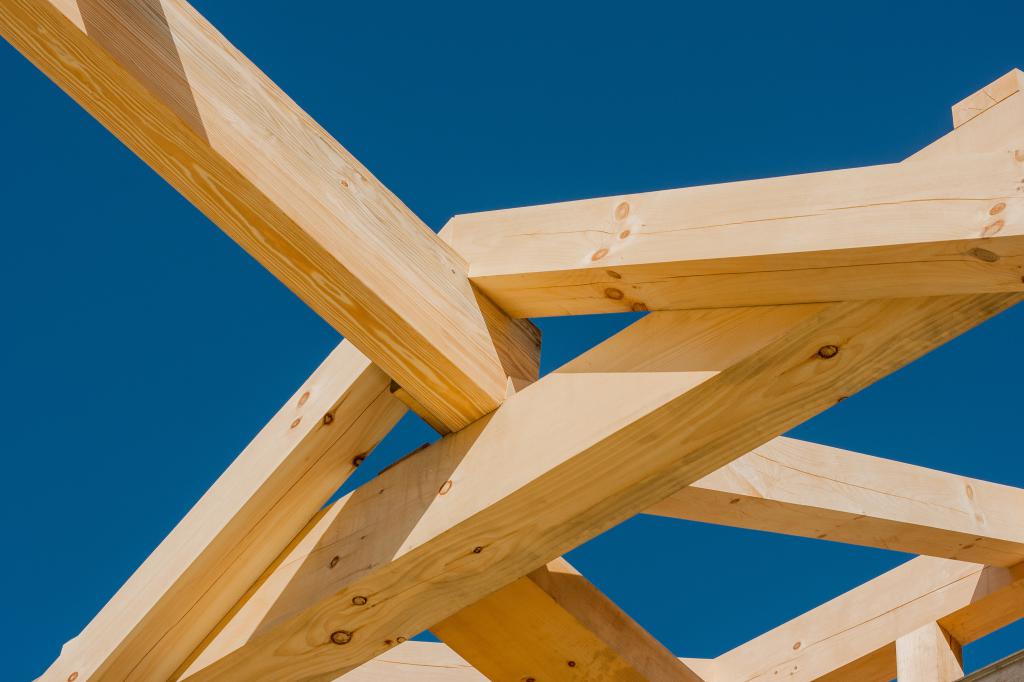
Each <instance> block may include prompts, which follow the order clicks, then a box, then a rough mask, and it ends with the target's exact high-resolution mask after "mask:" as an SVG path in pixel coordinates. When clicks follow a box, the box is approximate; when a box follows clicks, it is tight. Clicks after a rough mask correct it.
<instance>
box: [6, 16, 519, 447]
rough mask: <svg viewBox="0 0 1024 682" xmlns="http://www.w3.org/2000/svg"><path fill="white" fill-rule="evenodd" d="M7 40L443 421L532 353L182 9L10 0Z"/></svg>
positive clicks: (364, 175) (405, 222)
mask: <svg viewBox="0 0 1024 682" xmlns="http://www.w3.org/2000/svg"><path fill="white" fill-rule="evenodd" d="M0 33H2V34H3V36H4V37H5V38H6V39H7V40H8V41H10V42H11V44H13V45H14V46H15V47H16V48H17V49H18V50H19V51H21V52H22V53H23V54H24V55H25V56H26V57H28V58H29V59H30V60H31V61H32V62H33V63H34V64H35V65H36V66H38V67H39V68H40V69H41V70H42V71H43V72H44V73H46V75H48V76H49V77H50V78H51V79H53V81H54V82H56V83H57V84H58V85H59V86H60V87H61V88H63V89H64V90H65V91H66V92H67V93H68V94H69V95H71V97H73V98H74V99H75V100H76V101H77V102H78V103H79V104H81V105H82V106H83V107H84V108H85V109H86V110H88V111H89V112H90V113H91V114H92V115H94V116H95V117H96V118H97V119H98V120H99V121H100V122H101V123H102V124H103V125H105V126H106V127H107V128H108V129H109V130H110V131H111V132H113V133H114V134H115V135H117V137H118V138H120V139H121V141H122V142H124V143H125V144H126V145H127V146H128V147H129V148H131V149H132V150H133V151H135V152H136V153H137V154H138V155H139V156H140V157H141V158H142V159H143V160H144V161H146V163H148V164H149V165H150V166H152V167H153V169H154V170H156V171H157V172H158V173H159V174H160V175H162V176H163V177H164V178H165V179H166V180H167V181H168V182H169V183H170V184H171V185H173V186H174V187H175V188H176V189H177V190H178V191H180V192H181V193H182V194H183V195H184V196H185V197H186V198H187V199H189V201H191V202H192V203H193V204H195V205H196V207H197V208H199V209H200V210H201V211H202V212H203V213H205V214H206V215H207V216H208V217H209V218H210V219H211V220H212V221H213V222H215V223H216V224H217V225H218V226H219V227H220V228H221V229H223V230H224V231H225V232H226V233H227V234H229V235H230V236H231V237H232V238H233V239H234V240H235V241H236V242H238V243H239V244H240V245H241V246H242V247H243V248H244V249H245V250H246V251H248V252H249V253H250V254H251V255H252V256H253V257H254V258H256V260H258V261H259V262H260V263H262V264H263V265H264V266H266V267H267V269H269V270H270V271H271V272H272V273H273V274H274V275H275V276H276V277H278V278H279V279H280V280H281V281H282V282H283V283H284V284H285V285H287V286H288V287H289V288H290V289H291V290H292V291H293V292H295V293H296V294H297V295H298V296H299V297H300V298H302V300H304V301H305V302H306V303H308V304H309V305H310V306H311V307H312V308H313V309H314V310H316V311H317V313H319V314H320V315H321V316H323V318H324V319H325V320H326V321H327V322H328V323H330V324H331V325H332V326H333V327H335V328H336V329H337V330H338V331H339V332H341V333H342V334H343V335H344V336H345V337H346V338H348V339H349V340H351V341H352V342H353V343H354V344H355V345H356V346H357V347H358V348H360V349H361V350H362V351H363V352H364V353H365V354H366V355H367V356H369V357H370V358H371V359H372V360H373V361H374V362H375V363H377V364H378V365H379V366H380V367H381V368H382V369H383V370H384V371H385V372H386V373H387V374H388V375H390V376H391V377H392V378H394V379H395V380H396V381H398V382H399V383H400V384H401V385H402V386H403V387H404V388H405V389H406V390H407V391H409V393H411V394H412V395H414V396H415V397H416V399H417V400H418V402H419V403H420V404H422V405H423V406H424V407H426V408H427V409H428V410H430V412H431V413H432V414H434V415H435V416H436V417H437V418H438V419H439V420H440V421H441V422H443V423H444V424H445V425H446V426H447V427H448V428H450V429H452V430H457V429H459V428H462V427H463V426H465V425H467V424H469V423H470V422H471V421H473V420H475V419H477V418H479V417H481V416H483V415H485V414H487V413H488V412H490V411H492V410H493V409H494V408H496V407H497V406H498V405H499V404H500V403H501V401H502V400H503V399H504V398H505V395H506V384H507V376H508V375H509V374H512V375H514V374H515V369H514V367H515V365H517V364H519V360H518V357H519V356H520V355H524V354H525V355H526V356H527V358H529V357H532V356H533V355H535V354H536V339H534V338H533V336H532V334H533V332H532V330H531V329H530V328H529V326H528V325H522V324H520V323H518V322H516V321H513V320H510V319H509V318H507V317H506V316H505V315H504V314H503V313H501V312H500V311H499V310H498V309H497V308H495V307H494V306H493V304H490V303H489V302H480V301H478V297H477V294H476V293H475V292H474V290H473V288H472V286H471V285H470V283H469V281H468V280H467V279H466V264H465V262H464V261H463V259H462V258H461V257H460V256H459V255H458V254H456V253H455V252H454V251H452V249H451V248H449V247H448V246H447V245H446V244H444V243H443V242H442V241H441V240H440V239H438V237H437V235H435V234H434V233H433V232H432V231H431V230H430V229H429V228H428V227H427V226H426V225H424V224H423V223H422V222H421V221H420V220H419V219H418V218H417V217H416V216H415V215H414V214H413V213H412V212H411V211H410V210H409V209H408V208H407V207H406V206H405V205H404V204H403V203H402V202H401V201H400V200H399V199H398V198H397V197H395V196H394V195H393V194H392V193H391V192H390V191H389V190H388V189H387V188H386V187H385V186H384V185H383V184H381V183H380V182H379V181H378V180H377V179H376V178H374V177H373V175H372V174H371V173H370V172H369V171H368V170H367V169H366V168H365V167H364V166H363V165H362V164H361V163H359V161H358V160H356V159H355V158H354V157H353V156H352V155H351V154H349V153H348V152H347V151H346V150H345V149H344V148H343V147H342V146H341V145H340V144H338V142H337V141H335V140H334V138H332V137H331V136H330V135H329V134H328V133H327V132H326V131H324V130H323V129H322V128H321V127H320V126H319V125H317V123H316V122H315V121H313V119H311V118H310V117H309V116H308V115H307V114H306V113H305V112H304V111H302V109H300V108H299V107H298V105H296V104H295V102H293V101H292V100H291V99H289V98H288V97H287V96H286V95H285V94H284V93H283V92H282V91H281V90H280V89H279V88H278V87H277V86H276V85H274V84H273V83H272V82H271V81H270V80H269V79H268V78H267V77H266V76H265V75H264V74H263V73H262V72H260V71H259V69H257V68H256V67H255V66H254V65H253V64H252V63H251V62H249V61H248V60H247V59H246V58H245V56H244V55H242V54H241V53H239V52H238V50H236V49H235V48H234V47H233V46H232V45H231V44H230V43H229V42H228V41H227V40H226V39H225V38H224V36H222V35H221V34H220V33H218V32H217V31H216V29H214V28H213V27H212V26H211V25H210V24H209V23H208V22H207V21H206V20H205V19H203V17H201V16H200V15H199V14H198V13H197V12H196V11H195V10H194V9H193V8H192V7H190V6H189V5H188V4H187V3H185V2H184V1H183V0H136V1H134V2H119V1H117V0H8V1H5V2H3V3H0ZM526 364H529V360H527V361H526ZM503 365H504V366H503Z"/></svg>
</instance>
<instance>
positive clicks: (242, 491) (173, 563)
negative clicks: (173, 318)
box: [40, 342, 405, 682]
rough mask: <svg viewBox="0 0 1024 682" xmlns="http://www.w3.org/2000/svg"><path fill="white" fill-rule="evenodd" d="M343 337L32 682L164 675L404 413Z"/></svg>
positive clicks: (385, 384)
mask: <svg viewBox="0 0 1024 682" xmlns="http://www.w3.org/2000/svg"><path fill="white" fill-rule="evenodd" d="M388 383H389V379H388V377H387V376H386V375H385V374H384V373H383V372H381V371H380V370H379V369H378V368H377V367H375V366H374V365H373V364H371V363H370V361H369V360H368V359H367V358H366V357H365V356H363V355H362V354H361V353H360V352H359V351H357V350H356V349H355V348H354V347H353V346H352V344H350V343H348V342H343V343H342V344H341V345H340V346H338V348H337V349H335V350H334V351H333V352H332V353H331V354H330V355H329V356H328V357H327V359H326V360H325V361H324V362H323V364H322V365H321V366H320V367H319V368H317V370H316V371H315V372H314V373H313V374H312V376H311V377H310V378H309V379H308V380H307V381H306V382H305V384H303V385H302V387H301V388H300V389H299V390H298V391H297V392H296V393H295V395H294V396H293V397H292V398H291V399H290V400H289V401H288V402H287V403H286V404H285V405H284V406H283V407H282V408H281V409H280V411H278V413H277V414H276V415H275V416H274V417H273V419H271V420H270V422H269V423H268V424H267V425H266V426H265V427H264V428H263V429H262V430H261V431H260V433H259V434H258V435H257V436H256V438H254V439H253V441H252V442H251V443H250V444H249V445H248V447H246V448H245V450H244V451H243V452H242V453H241V454H240V455H239V456H238V458H237V459H236V460H235V461H234V463H232V464H231V466H230V467H228V469H227V470H226V471H225V472H224V473H223V474H222V475H221V476H220V478H218V479H217V481H216V482H215V483H214V484H213V485H212V486H211V487H210V489H209V490H208V491H207V492H206V494H205V495H203V497H202V498H201V499H200V500H199V501H198V502H197V503H196V504H195V506H194V507H193V508H192V510H191V511H190V512H189V513H188V514H187V515H186V516H185V518H184V519H182V521H181V522H180V523H178V525H177V526H176V527H175V528H174V530H173V531H171V533H170V534H168V536H167V538H166V539H164V541H163V542H161V543H160V545H159V546H158V547H157V548H156V549H155V550H154V551H153V553H152V554H150V556H149V558H147V559H146V561H145V562H144V563H143V564H142V565H141V566H140V567H139V569H138V570H136V571H135V573H134V574H133V575H132V577H131V578H129V579H128V581H127V582H126V583H125V584H124V586H123V587H122V588H121V589H120V590H119V591H118V592H117V593H116V594H115V595H114V596H113V597H112V598H111V599H110V601H109V602H107V604H106V605H105V606H104V607H103V609H102V610H100V612H99V613H98V614H97V615H96V617H95V618H93V620H92V621H91V622H90V623H89V624H88V625H87V626H86V627H85V629H84V630H83V631H82V632H81V634H79V635H78V636H77V637H76V638H75V639H73V640H71V641H70V642H68V643H67V644H66V645H64V648H63V650H62V651H61V654H60V657H59V658H58V659H57V660H56V661H55V662H54V663H53V664H52V665H51V666H50V668H49V669H48V670H47V671H46V673H45V674H44V675H43V676H42V678H40V679H42V680H46V681H48V682H49V681H52V682H65V681H66V680H68V679H71V678H74V679H76V680H82V681H84V680H100V679H103V680H155V679H167V678H168V677H170V675H171V674H172V673H173V672H174V670H175V669H176V668H177V667H178V666H179V665H180V664H181V663H182V661H184V660H185V659H186V658H187V657H188V655H189V654H190V653H191V652H192V651H193V650H194V649H195V648H196V647H197V646H199V644H200V642H202V641H203V639H204V638H205V637H206V636H207V634H208V633H209V632H210V630H212V629H213V628H214V626H216V624H217V622H218V621H220V620H221V619H222V618H223V617H224V616H225V614H227V613H228V612H229V611H230V609H231V608H232V607H233V606H234V605H235V603H236V602H237V601H238V600H239V599H240V598H241V597H242V595H244V594H245V592H246V591H247V590H248V589H249V588H250V586H251V585H252V584H253V582H255V581H256V579H257V578H258V577H259V576H260V574H261V573H263V572H264V571H265V570H266V569H267V567H268V566H270V565H271V563H272V562H273V561H274V559H275V558H276V557H277V556H278V555H279V554H280V553H281V552H282V551H283V550H284V549H285V548H286V547H287V546H288V544H289V543H290V542H291V541H292V538H293V537H294V536H295V535H296V534H297V533H299V532H300V531H301V530H302V529H303V527H304V526H305V525H306V524H307V523H308V522H309V520H310V519H311V518H313V516H314V515H315V514H316V513H317V510H318V509H320V507H321V506H323V504H324V503H326V502H327V500H328V499H330V496H331V495H332V494H333V493H334V492H335V491H336V490H337V488H338V486H340V485H341V483H342V482H344V480H345V479H346V478H348V476H349V475H350V474H351V473H352V472H353V471H354V470H355V468H356V467H357V466H358V464H359V462H361V461H362V458H363V457H365V456H366V454H367V453H368V452H369V451H370V450H372V449H373V447H374V446H375V445H376V444H377V443H378V442H379V441H380V440H381V439H382V438H383V437H384V436H385V435H387V433H388V432H389V431H390V430H391V428H392V426H394V424H395V423H397V422H398V420H399V419H400V418H401V417H402V415H403V414H405V406H404V405H402V404H401V403H400V402H399V401H398V400H396V399H395V398H394V397H393V396H392V395H391V393H390V392H389V391H388Z"/></svg>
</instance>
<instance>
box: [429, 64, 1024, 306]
mask: <svg viewBox="0 0 1024 682" xmlns="http://www.w3.org/2000/svg"><path fill="white" fill-rule="evenodd" d="M1022 78H1024V74H1021V73H1020V72H1019V71H1016V70H1015V71H1013V72H1011V73H1010V74H1008V75H1007V76H1006V77H1004V78H1003V79H1000V80H999V81H997V82H996V83H995V84H993V85H992V86H990V87H989V88H988V89H987V90H989V91H991V97H990V96H989V95H988V94H984V92H983V93H982V95H980V96H978V97H982V98H986V101H988V99H998V100H999V101H998V102H993V103H992V106H990V107H988V108H987V109H985V110H984V111H981V105H980V104H970V103H969V102H975V101H976V100H977V99H978V97H974V98H973V99H972V98H968V100H969V102H968V103H967V104H960V105H958V106H957V107H956V108H955V109H954V111H955V113H954V116H955V118H958V120H959V119H963V120H959V127H958V128H957V129H956V130H954V131H953V132H952V133H950V134H948V135H946V136H944V137H943V138H941V139H940V140H938V141H936V142H935V143H933V144H932V145H929V146H928V147H926V148H925V149H924V150H922V151H921V152H919V153H918V154H915V155H914V156H913V157H911V159H909V160H908V161H909V162H910V163H908V162H904V163H899V164H891V165H882V166H872V167H867V168H855V169H848V170H839V171H830V172H824V173H811V174H807V175H795V176H789V177H782V178H770V179H765V180H753V181H747V182H735V183H727V184H722V185H709V186H704V187H691V188H685V189H676V190H668V191H662V192H649V193H644V194H633V195H623V196H614V197H605V198H601V199H590V200H584V201H572V202H566V203H559V204H550V205H546V206H532V207H526V208H515V209H509V210H503V211H490V212H485V213H475V214H469V215H460V216H455V217H454V218H452V220H451V221H449V223H448V225H447V226H445V228H444V230H442V236H443V237H444V238H445V239H446V240H447V241H448V242H449V243H451V244H452V245H453V246H454V247H455V248H456V249H457V250H458V251H459V252H460V253H461V254H462V255H463V256H464V257H466V259H467V260H468V261H469V263H470V269H469V275H470V279H471V280H472V281H473V282H474V283H475V284H476V285H478V286H479V287H480V288H481V289H482V290H483V291H484V292H486V293H487V295H488V296H490V297H491V298H492V299H493V300H494V301H495V302H497V303H498V304H499V305H500V306H502V308H503V309H505V310H507V311H509V313H510V314H513V315H517V316H523V317H526V316H529V317H538V316H545V315H574V314H586V313H602V312H620V311H627V310H634V311H636V310H667V309H685V308H706V307H721V306H744V305H774V304H785V303H807V302H819V301H835V300H857V299H868V298H883V297H889V296H930V295H943V294H957V293H980V292H997V291H1020V290H1022V289H1024V282H1022V279H1021V276H1022V274H1024V187H1022V186H1021V185H1020V183H1019V182H1018V180H1019V179H1020V177H1021V173H1022V171H1024V94H1021V93H1019V92H1016V91H1014V92H1011V90H1013V88H1014V87H1017V86H1016V85H1014V84H1017V83H1019V82H1021V79H1022ZM1011 85H1012V87H1011ZM969 107H976V108H977V111H976V113H975V115H974V118H971V119H969V120H967V119H965V118H964V117H963V116H961V115H960V114H957V113H956V112H965V111H967V109H968V108H969ZM972 111H973V110H972Z"/></svg>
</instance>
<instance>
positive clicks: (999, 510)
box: [647, 437, 1024, 566]
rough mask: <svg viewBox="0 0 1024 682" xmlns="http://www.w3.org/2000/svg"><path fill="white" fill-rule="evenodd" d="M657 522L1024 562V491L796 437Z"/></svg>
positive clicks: (703, 488)
mask: <svg viewBox="0 0 1024 682" xmlns="http://www.w3.org/2000/svg"><path fill="white" fill-rule="evenodd" d="M647 513H649V514H656V515H659V516H669V517H674V518H680V519H687V520H691V521H702V522H705V523H717V524H721V525H725V526H734V527H737V528H750V529H754V530H763V531H770V532H773V533H785V534H787V535H800V536H803V537H808V538H819V539H822V540H832V541H836V542H847V543H851V544H855V545H864V546H867V547H878V548H881V549H891V550H895V551H899V552H907V553H909V554H925V555H929V556H937V557H944V558H947V559H959V560H961V561H973V562H976V563H982V564H988V565H992V566H1013V565H1015V564H1018V563H1020V562H1022V561H1024V525H1022V524H1021V519H1022V518H1024V490H1021V489H1020V488H1013V487H1010V486H1005V485H999V484H998V483H989V482H988V481H979V480H976V479H972V478H967V477H965V476H956V475H954V474H947V473H945V472H942V471H935V470H933V469H926V468H924V467H918V466H913V465H910V464H904V463H902V462H894V461H892V460H887V459H881V458H878V457H869V456H868V455H862V454H859V453H856V452H850V451H848V450H840V449H839V448H832V447H828V446H826V445H819V444H817V443H808V442H805V441H799V440H794V439H792V438H782V437H780V438H776V439H775V440H773V441H770V442H768V443H765V444H764V445H762V446H760V447H758V448H755V449H754V450H753V451H752V452H750V453H748V454H746V455H744V456H743V457H740V458H739V459H737V460H735V461H734V462H730V463H729V464H727V465H726V466H724V467H722V468H721V469H718V470H717V471H714V472H713V473H711V474H709V475H708V476H705V477H704V478H702V479H701V480H699V481H697V482H695V483H693V484H692V485H689V486H687V487H686V488H683V489H682V490H679V491H678V492H676V493H675V494H674V495H672V496H670V497H668V498H666V499H665V500H663V501H661V502H659V503H657V504H655V505H654V506H653V507H651V508H649V509H647Z"/></svg>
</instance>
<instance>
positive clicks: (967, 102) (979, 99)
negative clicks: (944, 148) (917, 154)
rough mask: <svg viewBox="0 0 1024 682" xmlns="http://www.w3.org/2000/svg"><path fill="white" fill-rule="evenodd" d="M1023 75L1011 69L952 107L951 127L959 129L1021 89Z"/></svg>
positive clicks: (1017, 70) (1023, 79) (1023, 80)
mask: <svg viewBox="0 0 1024 682" xmlns="http://www.w3.org/2000/svg"><path fill="white" fill-rule="evenodd" d="M1022 82H1024V73H1021V71H1020V69H1013V70H1012V71H1010V72H1009V73H1007V74H1006V75H1005V76H1003V77H1002V78H998V79H997V80H995V81H993V82H992V83H990V84H988V85H986V86H985V87H984V88H982V89H981V90H978V91H977V92H975V93H974V94H972V95H970V96H969V97H965V98H964V99H962V100H960V101H959V102H957V103H956V104H954V105H953V127H954V128H959V127H960V126H962V125H963V124H964V123H967V122H968V121H970V120H971V119H973V118H974V117H976V116H979V115H981V114H983V113H985V112H986V111H988V110H989V109H991V108H992V107H994V106H995V105H997V104H999V103H1000V102H1002V101H1003V100H1004V99H1006V98H1007V97H1009V96H1010V95H1014V94H1016V93H1017V92H1019V91H1020V89H1021V83H1022Z"/></svg>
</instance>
